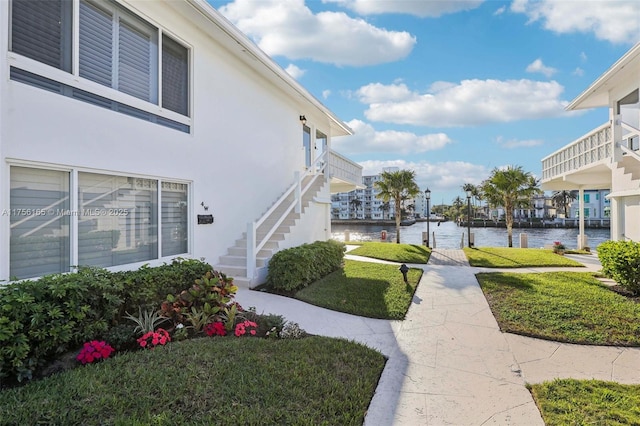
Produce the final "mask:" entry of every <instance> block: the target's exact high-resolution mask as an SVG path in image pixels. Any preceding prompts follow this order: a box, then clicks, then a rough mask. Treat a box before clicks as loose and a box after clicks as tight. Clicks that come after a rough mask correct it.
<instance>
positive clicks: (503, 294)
mask: <svg viewBox="0 0 640 426" xmlns="http://www.w3.org/2000/svg"><path fill="white" fill-rule="evenodd" d="M477 278H478V281H479V282H480V286H481V287H482V291H483V292H484V294H485V296H486V298H487V301H488V302H489V306H490V307H491V310H492V312H493V315H494V316H495V318H496V320H497V321H498V324H499V325H500V329H501V330H502V331H505V332H510V333H517V334H522V335H526V336H533V337H539V338H542V339H548V340H555V341H559V342H570V343H581V344H594V345H620V346H640V322H639V321H638V318H640V304H638V303H635V302H633V301H632V300H629V299H627V298H626V297H624V296H621V295H619V294H617V293H615V292H613V291H611V290H609V289H608V288H606V286H605V285H604V284H602V283H600V282H599V281H598V280H596V279H595V278H594V277H593V275H592V274H589V273H578V272H545V273H535V274H520V273H486V274H478V275H477Z"/></svg>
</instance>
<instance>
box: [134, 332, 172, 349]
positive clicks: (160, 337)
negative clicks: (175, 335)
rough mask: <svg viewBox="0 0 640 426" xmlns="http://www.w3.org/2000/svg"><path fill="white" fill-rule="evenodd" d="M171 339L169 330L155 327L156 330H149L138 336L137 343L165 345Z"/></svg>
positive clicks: (146, 345)
mask: <svg viewBox="0 0 640 426" xmlns="http://www.w3.org/2000/svg"><path fill="white" fill-rule="evenodd" d="M170 341H171V336H169V332H168V331H167V330H165V329H164V328H156V331H150V332H148V333H146V334H144V335H143V336H142V337H140V338H138V344H139V345H140V346H141V347H143V348H146V347H149V348H154V347H156V346H158V345H166V344H167V342H170Z"/></svg>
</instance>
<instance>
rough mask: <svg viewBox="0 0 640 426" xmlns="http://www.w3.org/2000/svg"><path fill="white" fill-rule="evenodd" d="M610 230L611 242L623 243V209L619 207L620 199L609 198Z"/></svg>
mask: <svg viewBox="0 0 640 426" xmlns="http://www.w3.org/2000/svg"><path fill="white" fill-rule="evenodd" d="M609 201H610V202H611V212H610V220H609V223H610V224H611V225H610V230H611V239H612V240H613V241H624V209H621V208H620V207H621V206H620V198H618V197H611V198H609Z"/></svg>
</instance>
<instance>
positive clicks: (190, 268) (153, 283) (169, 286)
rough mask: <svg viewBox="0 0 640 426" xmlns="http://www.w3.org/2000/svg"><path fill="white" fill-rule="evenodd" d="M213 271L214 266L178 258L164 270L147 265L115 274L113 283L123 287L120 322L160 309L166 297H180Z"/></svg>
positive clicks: (166, 265)
mask: <svg viewBox="0 0 640 426" xmlns="http://www.w3.org/2000/svg"><path fill="white" fill-rule="evenodd" d="M211 269H212V268H211V265H209V264H208V263H205V262H201V261H199V260H196V259H181V258H177V259H174V260H173V261H172V262H171V263H169V264H165V265H162V266H157V267H153V268H152V267H149V266H147V265H145V266H142V267H141V268H140V269H138V270H137V271H125V272H115V273H114V274H113V277H114V278H113V279H114V280H115V281H117V282H120V283H122V285H123V287H124V288H123V298H124V302H123V304H122V306H121V309H120V312H119V317H120V318H119V319H120V320H121V319H122V318H123V317H124V316H125V315H126V312H136V311H138V309H142V310H143V311H144V310H155V309H158V306H160V303H162V301H163V300H165V299H166V297H167V294H179V293H180V292H182V291H183V290H186V289H188V288H189V287H191V286H192V285H193V283H194V282H195V281H196V280H197V279H200V278H202V277H203V276H204V275H205V274H206V273H207V272H208V271H211Z"/></svg>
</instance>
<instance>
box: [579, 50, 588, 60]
mask: <svg viewBox="0 0 640 426" xmlns="http://www.w3.org/2000/svg"><path fill="white" fill-rule="evenodd" d="M580 60H581V61H582V62H587V54H586V53H584V52H580Z"/></svg>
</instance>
